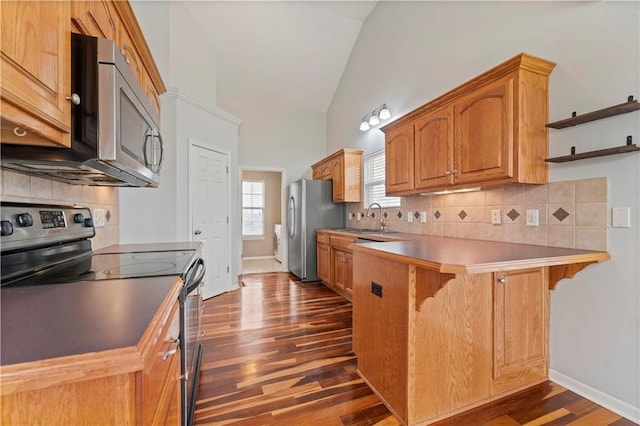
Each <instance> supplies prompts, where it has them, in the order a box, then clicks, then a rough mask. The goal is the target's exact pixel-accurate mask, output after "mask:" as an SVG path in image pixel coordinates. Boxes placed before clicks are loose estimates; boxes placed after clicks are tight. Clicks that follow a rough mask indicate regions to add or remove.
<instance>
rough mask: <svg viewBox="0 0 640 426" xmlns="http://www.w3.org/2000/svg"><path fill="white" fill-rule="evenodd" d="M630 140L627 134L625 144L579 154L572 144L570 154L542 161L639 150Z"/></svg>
mask: <svg viewBox="0 0 640 426" xmlns="http://www.w3.org/2000/svg"><path fill="white" fill-rule="evenodd" d="M631 141H632V138H631V136H627V144H626V145H622V146H616V147H614V148H607V149H599V150H597V151H589V152H582V153H580V154H576V147H575V146H572V147H571V155H565V156H563V157H554V158H547V159H546V160H544V161H546V162H548V163H566V162H567V161H575V160H583V159H585V158H594V157H603V156H605V155H613V154H624V153H625V152H634V151H640V148H638V147H637V146H636V145H635V144H632V143H631Z"/></svg>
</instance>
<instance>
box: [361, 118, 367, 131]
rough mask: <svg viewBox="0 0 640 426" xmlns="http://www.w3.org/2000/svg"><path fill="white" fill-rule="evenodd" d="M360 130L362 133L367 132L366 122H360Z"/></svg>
mask: <svg viewBox="0 0 640 426" xmlns="http://www.w3.org/2000/svg"><path fill="white" fill-rule="evenodd" d="M360 130H362V131H363V132H366V131H367V130H369V123H367V121H366V120H362V123H360Z"/></svg>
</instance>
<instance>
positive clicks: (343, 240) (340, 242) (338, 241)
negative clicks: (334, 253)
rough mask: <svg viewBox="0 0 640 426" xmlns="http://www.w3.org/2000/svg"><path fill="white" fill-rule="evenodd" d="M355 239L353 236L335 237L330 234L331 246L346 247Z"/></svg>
mask: <svg viewBox="0 0 640 426" xmlns="http://www.w3.org/2000/svg"><path fill="white" fill-rule="evenodd" d="M355 241H356V239H355V238H353V237H336V236H333V235H332V236H331V247H341V248H348V247H349V245H351V244H353V243H354V242H355Z"/></svg>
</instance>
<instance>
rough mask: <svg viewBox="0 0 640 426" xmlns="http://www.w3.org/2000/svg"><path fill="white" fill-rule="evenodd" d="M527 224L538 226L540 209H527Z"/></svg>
mask: <svg viewBox="0 0 640 426" xmlns="http://www.w3.org/2000/svg"><path fill="white" fill-rule="evenodd" d="M527 226H538V209H527Z"/></svg>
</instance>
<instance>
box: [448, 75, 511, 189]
mask: <svg viewBox="0 0 640 426" xmlns="http://www.w3.org/2000/svg"><path fill="white" fill-rule="evenodd" d="M513 85H514V81H513V77H509V78H507V79H504V80H502V81H499V82H497V83H494V84H491V85H489V86H487V87H483V88H481V89H479V90H477V91H475V92H473V93H471V94H469V95H468V96H466V97H464V98H462V99H461V100H460V101H459V102H457V103H456V104H455V106H454V123H455V147H454V155H455V157H454V171H453V173H455V176H454V179H455V183H467V182H482V181H488V180H500V179H505V178H510V177H512V176H513V158H514V155H513V129H514V127H513V126H514V122H513V120H514V106H513V102H514V101H513Z"/></svg>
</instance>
